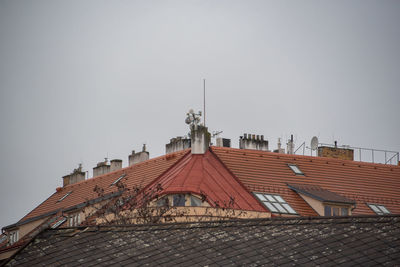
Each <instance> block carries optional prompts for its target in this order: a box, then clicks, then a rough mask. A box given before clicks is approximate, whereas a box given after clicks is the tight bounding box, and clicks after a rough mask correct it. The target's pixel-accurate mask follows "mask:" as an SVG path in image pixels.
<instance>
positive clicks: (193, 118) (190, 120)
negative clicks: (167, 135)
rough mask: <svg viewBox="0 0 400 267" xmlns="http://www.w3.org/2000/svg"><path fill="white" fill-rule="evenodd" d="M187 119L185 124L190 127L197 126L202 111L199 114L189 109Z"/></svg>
mask: <svg viewBox="0 0 400 267" xmlns="http://www.w3.org/2000/svg"><path fill="white" fill-rule="evenodd" d="M186 115H187V117H186V119H185V123H186V124H189V125H190V126H197V125H198V124H199V122H200V117H201V111H199V113H197V114H196V113H194V111H193V109H189V112H188V113H186Z"/></svg>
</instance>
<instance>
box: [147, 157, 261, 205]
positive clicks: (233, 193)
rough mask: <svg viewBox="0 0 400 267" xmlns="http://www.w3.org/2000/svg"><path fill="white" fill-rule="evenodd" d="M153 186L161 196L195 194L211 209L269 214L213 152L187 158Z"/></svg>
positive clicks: (152, 184) (158, 179) (155, 181)
mask: <svg viewBox="0 0 400 267" xmlns="http://www.w3.org/2000/svg"><path fill="white" fill-rule="evenodd" d="M153 186H161V188H162V191H161V192H160V194H161V195H164V194H175V193H194V194H198V195H201V196H204V197H206V198H205V200H206V201H207V202H208V203H209V204H210V206H211V207H227V208H233V209H240V210H251V211H260V212H266V211H268V210H267V209H266V208H264V206H263V205H262V204H261V203H260V202H259V201H258V200H256V198H255V197H254V196H253V195H252V194H251V193H250V192H249V191H247V189H246V188H245V187H244V186H243V185H242V184H241V182H240V181H239V180H238V179H237V178H236V177H234V175H232V173H231V172H230V171H229V170H228V169H226V167H225V166H224V165H223V164H222V163H221V162H220V160H219V159H218V158H217V157H216V156H215V155H214V154H213V153H211V152H210V151H207V152H206V153H205V154H204V155H194V154H191V153H189V154H187V155H185V156H184V157H183V158H182V160H181V161H179V162H178V163H177V164H176V165H175V166H174V168H171V169H170V170H168V171H167V172H165V173H164V174H162V175H161V176H160V177H159V178H157V179H156V180H154V181H153V182H152V183H151V184H149V186H148V187H149V188H151V187H153Z"/></svg>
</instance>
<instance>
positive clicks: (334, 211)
mask: <svg viewBox="0 0 400 267" xmlns="http://www.w3.org/2000/svg"><path fill="white" fill-rule="evenodd" d="M347 215H349V207H348V206H346V207H343V206H335V205H334V206H332V205H325V207H324V216H347Z"/></svg>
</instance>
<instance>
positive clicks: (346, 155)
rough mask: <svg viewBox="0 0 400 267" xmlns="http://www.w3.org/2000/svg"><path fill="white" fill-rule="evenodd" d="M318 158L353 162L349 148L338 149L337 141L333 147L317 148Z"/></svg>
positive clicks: (352, 151)
mask: <svg viewBox="0 0 400 267" xmlns="http://www.w3.org/2000/svg"><path fill="white" fill-rule="evenodd" d="M318 157H326V158H335V159H344V160H354V150H353V149H350V148H339V147H338V146H337V141H335V144H334V146H333V147H330V146H320V147H318Z"/></svg>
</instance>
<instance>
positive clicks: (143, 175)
mask: <svg viewBox="0 0 400 267" xmlns="http://www.w3.org/2000/svg"><path fill="white" fill-rule="evenodd" d="M188 152H189V150H188V149H186V150H182V151H179V152H175V153H171V154H167V155H165V156H161V157H157V158H154V159H150V160H147V161H144V162H141V163H137V164H134V165H132V166H130V167H127V168H123V169H120V170H117V171H114V172H111V173H107V174H105V175H101V176H97V177H94V178H90V179H87V180H85V181H82V182H78V183H75V184H71V185H67V186H65V187H63V188H61V190H60V191H58V192H55V193H54V194H52V195H51V196H50V197H49V198H48V199H46V200H45V201H44V202H43V203H41V204H40V205H39V206H38V207H36V208H35V209H34V210H32V211H31V212H29V213H28V214H27V215H26V216H25V217H23V218H22V219H21V220H20V221H19V222H18V223H23V222H24V221H28V220H29V219H32V218H35V217H37V216H41V215H46V214H49V213H50V212H55V211H57V210H61V209H62V210H65V209H68V208H71V207H74V206H76V205H78V204H81V203H84V202H86V201H88V200H90V199H94V198H96V197H98V194H97V193H95V192H94V191H93V189H94V187H95V186H96V185H97V186H98V187H100V188H103V189H104V190H105V191H104V194H108V193H112V192H117V191H118V188H117V187H116V186H110V185H111V184H112V183H113V182H114V181H115V180H116V179H118V178H119V177H120V176H121V175H122V174H126V176H125V177H124V180H123V181H124V182H125V184H126V185H127V186H128V187H129V188H131V187H133V186H140V187H144V186H146V185H147V184H148V183H150V182H151V181H152V180H154V179H155V178H157V177H158V176H160V175H161V174H162V173H163V172H165V171H166V170H167V169H168V168H170V167H171V166H172V165H173V164H174V163H176V162H177V161H178V160H179V159H180V158H182V156H183V155H185V154H186V153H188ZM68 192H71V194H69V195H68V196H67V197H65V198H64V199H63V200H62V201H58V200H60V199H61V198H62V197H63V196H65V195H66V194H67V193H68Z"/></svg>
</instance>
